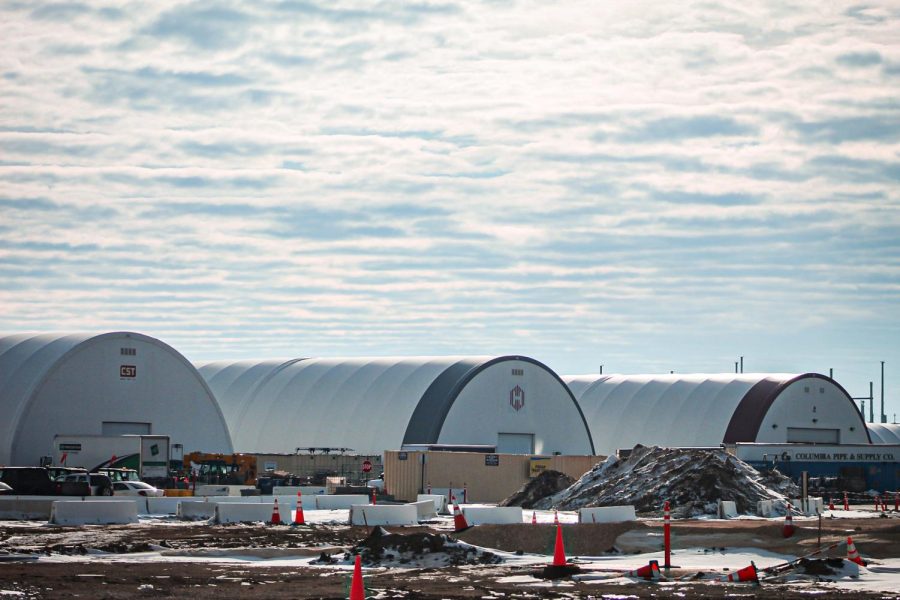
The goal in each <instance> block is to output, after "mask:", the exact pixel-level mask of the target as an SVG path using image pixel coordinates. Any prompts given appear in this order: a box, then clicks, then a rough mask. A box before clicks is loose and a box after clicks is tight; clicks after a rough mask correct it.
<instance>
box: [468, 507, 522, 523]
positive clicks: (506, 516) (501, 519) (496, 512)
mask: <svg viewBox="0 0 900 600" xmlns="http://www.w3.org/2000/svg"><path fill="white" fill-rule="evenodd" d="M459 509H460V510H461V511H462V513H463V516H464V517H465V518H466V523H468V524H469V525H507V524H510V523H521V522H522V507H521V506H468V505H464V506H460V507H459Z"/></svg>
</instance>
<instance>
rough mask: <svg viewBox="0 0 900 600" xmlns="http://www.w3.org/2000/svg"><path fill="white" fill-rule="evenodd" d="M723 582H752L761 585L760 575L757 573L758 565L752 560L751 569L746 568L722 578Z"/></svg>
mask: <svg viewBox="0 0 900 600" xmlns="http://www.w3.org/2000/svg"><path fill="white" fill-rule="evenodd" d="M722 581H731V582H736V581H752V582H754V583H757V584H758V583H759V574H758V573H757V572H756V564H755V563H754V562H753V561H752V560H751V561H750V566H749V567H744V568H743V569H740V570H739V571H736V572H735V573H731V574H729V575H726V576H725V577H722Z"/></svg>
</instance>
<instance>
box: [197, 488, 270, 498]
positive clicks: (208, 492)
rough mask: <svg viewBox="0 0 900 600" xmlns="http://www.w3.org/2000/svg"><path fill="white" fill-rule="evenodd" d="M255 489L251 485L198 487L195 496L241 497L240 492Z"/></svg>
mask: <svg viewBox="0 0 900 600" xmlns="http://www.w3.org/2000/svg"><path fill="white" fill-rule="evenodd" d="M253 489H256V488H254V487H253V486H252V485H198V486H197V490H196V491H195V492H194V495H195V496H237V497H239V498H243V496H241V490H253Z"/></svg>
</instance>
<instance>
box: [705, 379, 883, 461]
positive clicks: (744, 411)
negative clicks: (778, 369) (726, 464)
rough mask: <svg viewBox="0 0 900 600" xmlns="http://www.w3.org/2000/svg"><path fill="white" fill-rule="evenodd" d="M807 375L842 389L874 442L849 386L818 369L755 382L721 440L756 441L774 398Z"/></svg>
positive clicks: (868, 436) (729, 441)
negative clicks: (787, 377) (847, 388)
mask: <svg viewBox="0 0 900 600" xmlns="http://www.w3.org/2000/svg"><path fill="white" fill-rule="evenodd" d="M804 378H813V379H824V380H825V381H828V382H829V383H832V384H834V385H835V386H836V387H837V388H838V389H839V390H841V393H842V394H843V395H844V398H846V400H847V402H849V403H850V404H852V405H853V408H854V411H855V413H856V415H857V416H858V417H859V423H860V425H862V427H863V430H864V431H865V432H866V438H867V439H868V440H869V443H870V444H871V443H872V438H871V436H870V435H869V428H868V427H866V422H865V419H863V417H862V414H861V413H860V412H859V407H858V406H856V402H854V401H853V399H852V398H851V397H850V394H848V393H847V390H845V389H844V388H843V386H841V384H839V383H838V382H836V381H834V380H833V379H830V378H828V377H826V376H824V375H821V374H819V373H804V374H803V375H797V376H796V377H792V378H791V379H787V380H777V379H770V378H766V379H763V380H762V381H760V382H759V383H757V384H756V385H754V386H753V387H752V388H750V389H749V390H748V391H747V393H746V394H744V397H743V398H741V402H740V404H738V407H737V408H736V409H735V411H734V414H733V415H731V421H730V422H729V423H728V429H726V430H725V439H723V440H722V443H724V444H734V443H736V442H755V441H756V438H757V436H759V428H760V427H762V422H763V419H765V418H766V414H767V413H768V412H769V409H770V408H772V404H774V403H775V399H776V398H778V396H779V395H780V394H781V392H783V391H784V390H785V388H787V387H788V386H789V385H791V384H792V383H794V382H795V381H799V380H800V379H804Z"/></svg>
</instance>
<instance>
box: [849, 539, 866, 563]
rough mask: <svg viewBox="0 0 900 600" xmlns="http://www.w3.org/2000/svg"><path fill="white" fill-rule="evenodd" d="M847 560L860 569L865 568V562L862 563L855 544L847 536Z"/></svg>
mask: <svg viewBox="0 0 900 600" xmlns="http://www.w3.org/2000/svg"><path fill="white" fill-rule="evenodd" d="M847 560H849V561H850V562H855V563H856V564H858V565H859V566H861V567H864V566H866V561H864V560H863V559H862V558H861V557H860V555H859V552H857V551H856V544H854V543H853V538H852V537H850V536H847Z"/></svg>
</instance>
